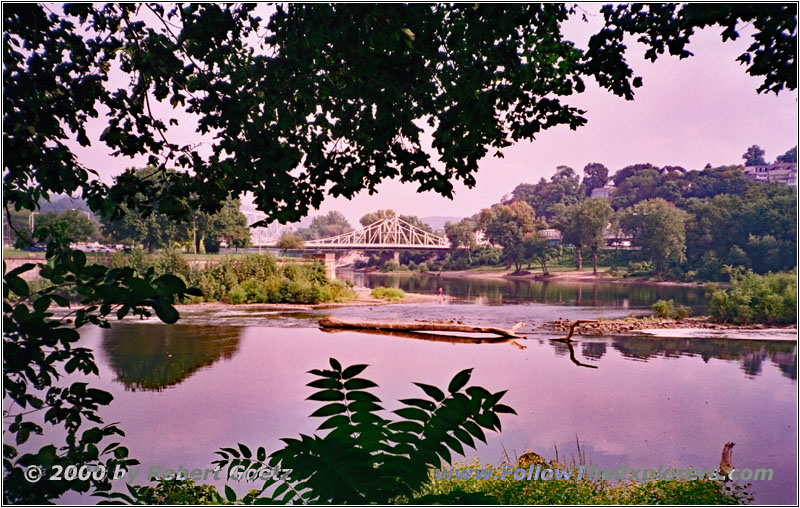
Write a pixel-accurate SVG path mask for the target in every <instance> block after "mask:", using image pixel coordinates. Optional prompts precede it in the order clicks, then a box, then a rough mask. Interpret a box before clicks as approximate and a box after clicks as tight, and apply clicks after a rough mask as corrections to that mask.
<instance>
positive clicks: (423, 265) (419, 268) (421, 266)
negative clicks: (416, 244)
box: [417, 262, 428, 272]
mask: <svg viewBox="0 0 800 508" xmlns="http://www.w3.org/2000/svg"><path fill="white" fill-rule="evenodd" d="M417 271H418V272H427V271H428V263H425V262H422V263H420V264H418V265H417Z"/></svg>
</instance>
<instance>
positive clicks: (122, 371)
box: [102, 324, 242, 391]
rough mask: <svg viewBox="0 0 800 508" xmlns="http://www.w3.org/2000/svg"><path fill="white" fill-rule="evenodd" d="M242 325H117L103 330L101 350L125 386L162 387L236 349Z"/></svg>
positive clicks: (133, 388)
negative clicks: (239, 326)
mask: <svg viewBox="0 0 800 508" xmlns="http://www.w3.org/2000/svg"><path fill="white" fill-rule="evenodd" d="M241 330H242V328H238V327H219V326H190V325H172V326H152V325H138V324H131V325H119V326H116V327H114V329H113V330H105V332H104V335H103V342H102V354H104V355H105V357H106V360H107V361H108V364H109V365H110V366H111V368H112V369H113V371H114V374H115V375H116V379H115V381H117V382H119V383H122V384H123V385H124V386H125V390H129V391H136V390H144V391H161V390H163V389H165V388H169V387H171V386H175V385H178V384H180V383H181V382H182V381H184V380H185V379H186V378H188V377H189V376H191V375H192V374H194V373H195V372H197V371H198V370H200V369H202V368H204V367H209V366H211V365H212V364H214V363H215V362H217V361H219V360H221V359H226V360H227V359H230V358H232V357H233V355H234V354H235V353H236V352H237V351H238V349H239V339H240V334H241Z"/></svg>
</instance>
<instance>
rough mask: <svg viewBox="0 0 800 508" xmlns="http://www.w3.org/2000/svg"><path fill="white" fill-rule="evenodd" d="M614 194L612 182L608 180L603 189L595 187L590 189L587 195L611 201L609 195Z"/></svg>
mask: <svg viewBox="0 0 800 508" xmlns="http://www.w3.org/2000/svg"><path fill="white" fill-rule="evenodd" d="M613 192H614V182H613V181H611V180H609V182H608V183H607V184H606V185H605V187H597V188H594V189H592V193H591V194H590V195H589V197H591V198H603V199H611V194H612V193H613Z"/></svg>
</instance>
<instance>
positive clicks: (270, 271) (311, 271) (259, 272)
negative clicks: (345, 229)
mask: <svg viewBox="0 0 800 508" xmlns="http://www.w3.org/2000/svg"><path fill="white" fill-rule="evenodd" d="M190 284H191V285H194V286H197V287H198V288H200V291H202V292H203V299H204V300H206V301H215V302H216V301H227V302H229V303H234V304H235V303H319V302H330V301H336V302H342V301H347V300H352V299H354V298H355V297H356V294H355V292H354V291H353V290H352V289H350V288H349V287H348V286H347V284H346V283H344V282H341V281H333V282H331V281H329V280H328V277H327V276H326V275H325V265H323V264H322V263H320V262H314V263H287V264H285V265H283V266H282V267H278V263H277V261H276V260H275V258H273V257H272V256H270V255H260V254H252V255H249V256H246V257H243V258H226V259H224V260H223V262H222V263H221V264H219V265H217V266H212V267H209V268H206V269H205V270H202V271H199V272H196V273H194V274H192V276H191V280H190Z"/></svg>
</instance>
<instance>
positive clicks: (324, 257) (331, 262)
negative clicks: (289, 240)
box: [303, 252, 336, 280]
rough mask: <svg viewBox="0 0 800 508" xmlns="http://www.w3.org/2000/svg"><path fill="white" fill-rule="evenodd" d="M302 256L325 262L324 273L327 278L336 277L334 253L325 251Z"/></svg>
mask: <svg viewBox="0 0 800 508" xmlns="http://www.w3.org/2000/svg"><path fill="white" fill-rule="evenodd" d="M303 257H304V258H313V259H319V260H320V261H322V262H323V263H324V264H325V275H326V276H327V277H328V279H329V280H334V279H335V278H336V254H334V253H333V252H326V253H324V254H305V255H304V256H303Z"/></svg>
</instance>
